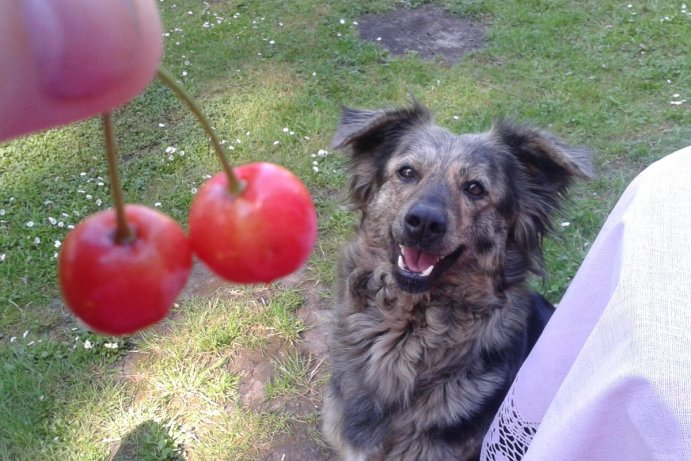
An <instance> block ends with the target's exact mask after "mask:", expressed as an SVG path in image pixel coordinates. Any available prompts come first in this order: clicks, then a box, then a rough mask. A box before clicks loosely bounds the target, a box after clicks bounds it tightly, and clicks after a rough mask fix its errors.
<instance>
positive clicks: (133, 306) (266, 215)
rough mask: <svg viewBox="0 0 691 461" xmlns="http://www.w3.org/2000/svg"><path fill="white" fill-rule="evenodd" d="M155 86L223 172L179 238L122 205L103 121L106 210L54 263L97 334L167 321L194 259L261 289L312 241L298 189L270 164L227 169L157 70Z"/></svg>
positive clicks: (168, 224) (312, 221)
mask: <svg viewBox="0 0 691 461" xmlns="http://www.w3.org/2000/svg"><path fill="white" fill-rule="evenodd" d="M159 77H160V78H161V80H162V81H163V82H164V83H165V84H167V85H168V86H169V87H170V88H171V89H172V90H173V91H174V92H175V93H176V95H177V96H178V97H179V98H180V99H181V100H182V101H184V102H186V103H187V104H188V106H189V107H190V109H191V110H192V112H193V113H195V115H196V116H197V118H198V119H199V120H200V122H201V124H202V126H203V127H204V129H205V131H206V132H207V134H208V135H209V136H210V137H211V140H212V143H213V144H214V148H215V149H216V152H217V154H218V156H219V160H220V161H221V164H222V166H223V168H224V170H225V171H224V172H221V173H218V174H217V175H215V176H213V177H212V178H211V179H209V180H207V181H206V182H205V183H204V184H203V185H202V186H201V187H200V189H199V191H198V192H197V194H196V195H195V197H194V199H193V202H192V206H191V208H190V212H189V222H188V230H189V235H186V234H185V232H184V231H183V229H182V227H181V226H180V225H179V224H178V223H177V222H176V221H174V220H173V219H172V218H170V217H168V216H167V215H165V214H163V213H160V212H159V211H156V210H153V209H151V208H147V207H145V206H142V205H137V204H130V205H124V204H123V203H122V199H121V192H120V189H119V188H120V186H119V178H118V177H117V168H116V161H115V157H116V149H115V147H114V142H113V141H112V131H111V130H109V126H110V124H109V120H110V117H109V116H106V117H104V124H105V126H106V136H105V137H106V146H107V151H108V155H109V159H110V169H109V175H110V177H111V189H112V190H113V199H114V204H115V206H114V208H113V209H109V210H105V211H101V212H99V213H96V214H93V215H91V216H89V217H87V218H86V219H85V220H84V221H82V222H81V223H79V224H78V225H77V226H76V227H75V228H74V229H73V230H72V231H70V233H69V234H68V235H67V237H66V238H65V239H64V241H63V244H62V247H61V252H60V258H59V262H58V264H59V279H60V286H61V289H62V293H63V297H64V300H65V303H66V304H67V306H68V307H69V308H70V310H71V311H72V312H73V313H74V314H75V315H76V316H77V317H79V318H80V319H81V320H82V321H83V322H84V323H86V324H87V325H88V326H89V327H90V328H92V329H93V330H94V331H97V332H100V333H105V334H110V335H126V334H131V333H134V332H136V331H138V330H141V329H143V328H146V327H148V326H150V325H152V324H154V323H156V322H159V321H160V320H162V319H163V318H164V317H166V315H167V314H168V312H169V311H170V309H171V307H172V305H173V303H174V301H175V299H176V298H177V296H178V295H179V293H180V291H181V290H182V289H183V287H184V286H185V283H186V282H187V279H188V277H189V274H190V272H191V269H192V257H193V254H194V255H196V256H197V257H198V258H199V259H200V260H201V261H202V262H203V263H204V264H205V265H206V266H207V267H209V268H210V269H211V270H212V271H213V272H215V273H216V274H217V275H219V276H220V277H222V278H224V279H226V280H228V281H231V282H236V283H268V282H271V281H274V280H276V279H278V278H280V277H283V276H285V275H288V274H290V273H291V272H294V271H295V270H297V269H298V268H299V267H300V266H301V265H302V264H304V263H305V261H306V260H307V258H308V257H309V255H310V253H311V251H312V248H313V246H314V242H315V240H316V234H317V216H316V210H315V207H314V204H313V202H312V198H311V197H310V194H309V192H308V191H307V188H306V187H305V186H304V184H303V183H302V182H301V181H300V180H299V179H298V178H297V177H296V176H295V175H294V174H292V173H291V172H290V171H288V170H286V169H285V168H283V167H280V166H278V165H275V164H272V163H266V162H258V163H250V164H247V165H243V166H240V167H237V168H231V167H230V166H229V164H228V162H227V160H226V158H225V153H224V152H223V149H222V147H221V144H220V143H219V142H218V139H217V138H216V135H215V133H214V131H213V129H211V127H210V124H209V123H208V120H206V118H205V117H204V115H203V113H202V112H201V110H200V109H199V107H198V106H196V103H195V102H194V101H193V100H192V99H191V97H189V96H188V95H187V94H186V93H185V92H184V90H183V89H182V88H181V87H180V86H179V85H178V84H177V83H176V82H175V80H174V79H173V78H172V77H171V76H170V74H168V73H167V72H166V71H164V70H160V71H159Z"/></svg>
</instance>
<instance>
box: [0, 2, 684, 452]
mask: <svg viewBox="0 0 691 461" xmlns="http://www.w3.org/2000/svg"><path fill="white" fill-rule="evenodd" d="M422 3H425V2H422V1H416V0H407V1H399V2H396V1H384V0H370V1H367V2H365V1H360V0H355V1H349V2H336V1H326V2H324V1H316V0H296V1H292V2H285V1H278V0H262V1H259V0H247V1H243V2H234V1H224V0H214V1H208V2H199V1H194V0H161V1H160V7H161V11H162V15H163V19H164V24H165V30H166V33H165V44H166V53H165V57H164V63H165V65H166V66H167V67H168V69H170V70H171V72H172V73H173V74H174V75H175V76H176V77H177V78H178V79H179V80H180V81H181V82H182V83H183V84H184V85H185V87H186V88H188V90H189V91H190V92H191V93H192V94H194V96H195V97H196V98H198V100H199V102H200V103H201V105H202V107H204V109H205V111H206V113H207V115H208V116H209V118H210V119H211V120H212V121H213V123H214V125H215V128H216V131H217V133H218V134H219V135H220V136H221V138H222V139H223V140H224V143H225V145H226V147H227V148H228V150H229V152H230V154H231V161H232V162H233V163H235V164H241V163H246V162H249V161H254V160H269V161H272V162H276V163H279V164H282V165H284V166H286V167H288V168H289V169H291V170H292V171H294V172H295V173H296V174H297V175H298V176H299V177H300V178H301V179H302V180H303V181H304V182H305V184H306V185H307V186H308V188H309V189H310V191H311V193H312V195H313V197H314V200H315V203H316V205H317V209H318V213H319V219H320V226H319V240H318V243H317V246H316V249H315V252H314V255H313V256H312V258H311V259H310V261H309V262H308V264H307V266H306V267H305V268H304V269H303V270H302V271H301V272H300V273H299V274H297V275H296V276H293V277H290V278H289V279H287V280H284V281H281V282H279V283H276V284H272V285H269V286H254V287H240V286H232V285H228V284H223V283H220V282H218V281H217V280H215V279H213V278H211V277H209V276H208V275H207V274H205V273H204V272H203V271H202V270H201V269H199V270H198V271H197V274H196V278H195V283H196V285H195V286H193V287H190V288H189V289H188V290H187V291H186V295H185V296H183V297H182V298H180V300H179V301H178V304H176V306H175V308H174V311H173V314H172V315H171V317H170V318H169V319H168V320H166V321H165V322H163V324H161V325H160V326H158V327H156V328H154V329H151V330H149V331H146V332H143V333H141V334H138V335H135V336H132V337H127V338H107V337H101V336H97V335H95V334H93V333H91V332H89V331H88V330H85V329H84V328H83V327H82V326H81V325H80V324H78V323H77V322H76V321H75V320H74V319H73V318H72V317H71V316H70V315H69V314H68V312H67V311H66V309H65V307H64V306H63V304H62V302H61V300H60V294H59V290H58V288H57V283H56V262H57V260H56V258H57V254H58V252H59V251H60V245H61V242H62V240H63V239H64V237H65V235H66V233H67V232H68V230H69V229H70V228H71V227H72V226H74V225H75V224H77V223H78V222H79V221H80V220H81V219H83V218H84V217H85V216H87V215H89V214H90V213H93V212H95V211H97V210H100V209H104V208H107V207H109V206H110V198H109V194H108V180H107V175H106V168H107V164H106V160H105V156H104V148H103V140H102V134H101V127H100V121H99V120H98V119H94V120H87V121H84V122H82V123H79V124H75V125H72V126H69V127H65V128H62V129H59V130H51V131H48V132H44V133H40V134H37V135H34V136H30V137H26V138H22V139H19V140H15V141H12V142H9V143H5V144H2V145H0V362H1V363H2V372H0V459H2V460H38V459H41V460H43V459H46V460H103V459H109V458H112V459H119V460H132V459H138V460H165V459H190V460H216V459H232V460H235V459H237V460H245V459H265V458H266V457H267V456H273V454H275V453H279V455H278V457H277V458H276V459H281V457H280V453H281V451H280V450H281V449H284V452H289V451H290V450H291V449H293V450H295V447H292V448H291V444H290V441H291V440H293V441H295V440H297V441H298V442H296V443H299V444H302V446H303V448H304V449H305V450H307V448H305V447H308V448H309V450H311V453H314V456H324V457H326V456H327V455H328V451H326V449H325V448H323V442H322V440H321V438H320V435H319V433H318V431H317V427H318V417H319V415H318V409H317V408H315V406H316V407H318V404H319V396H320V393H321V387H322V386H323V383H324V379H325V376H326V374H327V373H328V363H325V362H323V361H322V360H321V358H320V355H319V354H318V353H317V352H315V353H314V354H312V353H310V351H314V348H312V349H310V348H309V347H305V342H306V341H308V340H309V338H311V336H310V332H311V327H312V325H313V324H314V323H315V320H314V317H315V316H317V317H319V316H320V315H322V314H323V313H325V312H326V311H327V309H328V306H329V302H330V298H331V294H332V290H333V283H334V278H335V266H336V264H337V260H338V254H339V247H340V246H341V245H342V243H343V242H344V241H345V240H346V239H347V238H348V236H349V235H350V233H351V231H352V226H353V223H354V222H355V220H356V216H354V215H353V214H352V213H351V212H350V211H349V210H348V208H347V206H346V204H345V193H344V185H345V183H346V171H345V161H344V159H343V157H342V156H341V155H340V154H339V153H338V152H334V151H333V150H332V149H331V147H330V140H331V136H332V133H333V130H334V127H335V124H336V123H337V120H338V116H339V113H340V108H341V105H343V104H346V105H352V106H357V107H368V108H376V107H381V106H391V105H394V104H402V103H405V102H406V101H407V100H408V99H409V95H411V94H412V95H414V96H415V97H416V98H418V99H419V100H420V101H421V102H423V103H424V104H426V105H428V106H430V107H431V108H432V109H433V110H434V112H435V113H436V119H437V121H438V123H439V124H441V125H443V126H445V127H447V128H449V129H450V130H452V131H455V132H464V131H479V130H485V129H487V128H488V127H489V125H490V124H491V121H492V120H493V119H496V118H498V117H503V116H508V117H512V118H515V119H517V120H520V121H526V122H533V123H535V124H536V125H539V126H543V127H546V128H548V129H550V130H551V131H553V132H555V133H558V134H559V135H561V136H562V137H564V138H565V139H567V140H568V141H569V142H571V143H573V144H579V145H585V146H588V147H589V148H591V149H593V151H594V152H595V157H594V159H595V164H596V170H597V174H598V176H597V178H596V179H594V180H593V181H591V182H588V183H584V184H580V185H578V186H577V187H576V188H575V189H574V191H573V194H572V200H571V201H570V202H569V203H568V205H567V206H566V209H565V210H564V213H563V215H562V216H560V217H559V218H558V221H557V223H556V224H557V225H556V228H557V232H556V234H557V235H556V236H555V237H554V238H552V239H549V240H548V241H547V242H546V245H545V246H546V248H545V250H546V262H547V268H548V273H549V275H548V277H547V278H546V279H545V280H540V281H535V282H534V285H535V287H537V288H538V289H539V290H541V291H542V292H544V293H545V294H546V295H547V296H548V297H549V298H550V299H551V300H552V301H554V302H558V301H559V299H560V297H561V295H562V294H563V292H564V290H565V289H566V287H568V284H569V281H570V280H571V278H572V277H573V275H574V273H575V271H576V270H577V268H578V265H579V264H580V262H581V261H582V258H583V257H584V255H585V253H586V252H587V250H588V248H589V246H590V244H591V243H592V241H593V239H594V237H595V235H596V234H597V231H598V229H599V228H600V226H601V225H602V223H603V221H604V219H605V217H606V216H607V214H608V212H609V211H610V210H611V208H612V206H613V205H614V203H615V201H616V199H617V197H618V196H619V194H620V193H621V192H622V190H623V188H624V187H625V186H626V184H627V182H628V181H630V180H631V179H632V178H633V177H634V176H635V174H636V173H637V172H639V171H640V170H641V169H643V168H644V167H645V166H646V165H648V164H650V163H651V162H653V161H654V160H656V159H658V158H660V157H662V156H664V155H665V154H667V153H671V152H672V151H674V150H676V149H678V148H680V147H683V146H686V145H688V144H690V143H691V142H690V141H691V110H690V109H689V107H690V104H691V103H689V102H688V101H687V100H691V95H690V94H689V88H691V57H690V55H689V50H690V49H691V34H689V30H690V27H691V11H689V10H687V8H686V6H684V5H683V4H682V2H680V1H650V2H640V3H636V2H632V3H626V2H615V1H612V0H598V1H594V0H591V1H584V2H566V1H563V0H562V1H557V0H543V1H538V0H532V1H518V0H504V1H499V0H487V1H480V0H465V1H451V0H446V1H440V2H438V4H439V5H441V6H443V7H444V8H446V9H447V10H448V11H450V12H452V13H454V14H458V15H463V16H465V17H467V18H469V19H472V20H474V21H478V22H479V23H481V24H483V25H484V27H485V33H486V40H485V46H484V47H483V48H482V49H479V50H477V51H474V52H472V53H470V54H467V55H465V56H464V57H463V59H462V60H460V61H459V62H458V63H456V64H454V65H447V64H445V63H444V62H442V61H441V60H432V61H423V60H421V59H420V58H419V57H417V56H416V55H415V54H407V55H405V56H401V57H395V56H391V55H389V54H388V53H387V52H386V51H385V50H384V49H383V48H381V47H380V46H379V45H378V44H377V43H369V42H365V41H363V40H361V39H360V38H359V34H358V24H357V21H358V19H359V18H361V17H362V16H363V15H364V14H367V13H384V12H387V11H390V10H392V9H394V8H397V7H415V6H419V5H420V4H422ZM114 116H115V126H116V135H117V138H118V142H119V145H120V151H121V154H122V161H121V174H122V181H123V187H124V189H125V195H126V199H127V200H128V201H131V202H139V203H143V204H146V205H149V206H151V207H155V208H157V209H160V210H161V211H163V212H165V213H167V214H169V215H171V216H172V217H174V218H175V219H177V220H178V221H179V222H181V223H185V221H186V216H187V210H188V208H189V205H190V202H191V199H192V197H193V195H194V193H195V192H196V191H197V188H198V187H199V186H200V184H201V183H202V182H203V181H204V180H205V179H206V178H207V177H208V176H209V175H211V174H214V173H215V172H217V171H219V170H220V167H219V166H218V164H217V160H216V158H215V156H214V153H213V150H212V149H211V146H210V144H209V142H208V140H207V139H206V137H205V136H204V134H203V132H202V131H201V129H200V128H199V127H198V125H197V124H196V122H195V120H194V118H193V116H192V115H191V114H190V113H189V112H188V111H187V110H186V109H185V107H184V106H183V105H182V104H181V103H180V102H178V101H177V100H176V99H175V97H174V96H173V95H172V94H171V92H170V91H169V90H168V89H167V88H165V87H164V86H163V85H161V84H159V83H157V82H154V83H152V85H151V86H150V87H149V88H148V89H147V90H146V91H144V93H143V94H141V95H140V96H139V97H138V98H137V99H135V100H134V101H132V102H131V103H130V104H128V105H127V106H125V107H123V108H121V109H119V110H117V111H116V112H115V114H114ZM183 225H184V224H183ZM306 308H309V312H311V314H312V316H311V317H310V315H306V314H305V309H306ZM312 336H314V335H312ZM322 352H323V351H322ZM322 355H323V354H322ZM322 358H323V357H322ZM262 383H263V384H264V385H259V384H262ZM293 445H294V444H293ZM277 447H278V448H277ZM281 447H284V448H281ZM270 459H273V458H270ZM286 459H290V457H286ZM315 459H317V458H315Z"/></svg>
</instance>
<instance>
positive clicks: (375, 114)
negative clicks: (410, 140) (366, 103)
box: [333, 102, 432, 209]
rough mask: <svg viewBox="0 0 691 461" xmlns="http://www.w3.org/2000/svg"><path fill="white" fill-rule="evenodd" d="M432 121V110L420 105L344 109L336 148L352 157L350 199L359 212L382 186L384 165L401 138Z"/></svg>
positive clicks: (337, 129)
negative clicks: (379, 108) (395, 107)
mask: <svg viewBox="0 0 691 461" xmlns="http://www.w3.org/2000/svg"><path fill="white" fill-rule="evenodd" d="M431 121H432V116H431V114H430V113H429V111H427V109H425V108H424V107H423V106H421V105H420V104H418V103H417V102H414V103H413V106H412V107H410V108H401V109H383V110H374V111H373V110H358V109H350V108H344V109H343V114H342V117H341V122H340V123H339V125H338V127H337V128H336V133H335V135H334V138H333V147H334V148H336V149H345V150H347V151H348V152H349V154H350V196H351V200H352V201H353V204H354V205H355V207H356V208H357V209H363V208H364V207H365V205H366V204H367V202H368V201H369V200H370V199H371V198H372V195H373V193H374V192H375V191H376V190H377V188H378V187H379V186H381V183H382V181H383V172H384V166H385V165H386V162H387V161H388V159H389V158H390V157H391V155H392V154H393V153H394V152H395V151H396V148H397V147H398V144H399V142H400V139H401V137H402V135H403V134H404V133H405V132H407V131H409V130H411V129H412V128H413V127H415V126H418V125H423V124H427V123H430V122H431Z"/></svg>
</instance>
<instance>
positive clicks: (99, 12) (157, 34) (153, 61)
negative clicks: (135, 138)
mask: <svg viewBox="0 0 691 461" xmlns="http://www.w3.org/2000/svg"><path fill="white" fill-rule="evenodd" d="M0 43H2V44H3V45H2V46H0V140H2V139H9V138H12V137H15V136H19V135H22V134H26V133H29V132H32V131H37V130H41V129H45V128H50V127H54V126H57V125H63V124H67V123H70V122H74V121H77V120H81V119H84V118H87V117H91V116H93V115H96V114H99V113H102V112H106V111H109V110H112V109H113V108H114V107H116V106H119V105H122V104H124V103H126V102H127V101H129V100H130V99H132V98H134V97H135V96H136V95H137V94H138V93H139V92H140V91H141V90H142V89H143V88H145V87H146V86H147V85H148V84H149V82H150V81H151V79H152V78H153V76H154V74H155V72H156V69H157V67H158V64H159V61H160V59H161V54H162V50H163V39H162V36H161V21H160V17H159V15H158V10H157V7H156V2H155V0H97V1H94V0H0Z"/></svg>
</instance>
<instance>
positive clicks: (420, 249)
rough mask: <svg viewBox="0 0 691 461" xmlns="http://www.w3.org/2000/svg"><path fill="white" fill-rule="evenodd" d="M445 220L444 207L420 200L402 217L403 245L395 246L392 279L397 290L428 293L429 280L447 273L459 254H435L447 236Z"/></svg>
mask: <svg viewBox="0 0 691 461" xmlns="http://www.w3.org/2000/svg"><path fill="white" fill-rule="evenodd" d="M447 227H448V220H447V217H446V213H445V211H444V204H443V203H442V202H441V201H438V200H430V199H427V200H421V201H419V202H417V203H415V204H414V205H413V206H412V207H410V209H409V210H408V212H407V213H406V215H405V218H404V225H403V235H402V240H403V242H402V243H398V244H397V248H395V249H394V251H395V252H396V253H397V254H396V256H395V258H394V260H395V261H396V270H395V276H396V281H397V282H398V284H399V286H400V287H401V288H402V289H403V290H405V291H408V292H411V293H420V292H423V291H428V290H429V289H430V280H432V279H434V278H436V277H438V276H439V275H441V273H442V272H443V271H445V270H446V269H448V268H449V267H450V266H451V265H452V264H453V263H454V262H455V260H456V259H457V258H458V256H459V255H460V254H461V252H462V248H460V247H459V248H458V249H456V250H455V251H454V252H452V253H451V254H448V255H444V254H440V253H439V252H437V251H435V248H436V247H440V246H441V243H442V240H443V239H444V237H445V236H446V232H447Z"/></svg>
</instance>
